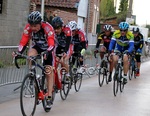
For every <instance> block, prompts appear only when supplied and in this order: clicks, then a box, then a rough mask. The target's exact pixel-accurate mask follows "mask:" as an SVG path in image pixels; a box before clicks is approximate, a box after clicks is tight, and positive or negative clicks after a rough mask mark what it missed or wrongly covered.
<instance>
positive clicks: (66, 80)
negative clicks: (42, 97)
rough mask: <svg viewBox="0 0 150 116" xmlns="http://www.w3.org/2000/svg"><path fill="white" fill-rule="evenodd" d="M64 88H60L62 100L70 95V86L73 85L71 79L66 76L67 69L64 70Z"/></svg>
mask: <svg viewBox="0 0 150 116" xmlns="http://www.w3.org/2000/svg"><path fill="white" fill-rule="evenodd" d="M62 71H63V72H62V88H61V90H60V96H61V99H62V100H65V99H66V98H67V96H68V93H69V90H70V87H71V79H70V77H67V76H66V70H62Z"/></svg>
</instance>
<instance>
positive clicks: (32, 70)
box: [14, 53, 47, 100]
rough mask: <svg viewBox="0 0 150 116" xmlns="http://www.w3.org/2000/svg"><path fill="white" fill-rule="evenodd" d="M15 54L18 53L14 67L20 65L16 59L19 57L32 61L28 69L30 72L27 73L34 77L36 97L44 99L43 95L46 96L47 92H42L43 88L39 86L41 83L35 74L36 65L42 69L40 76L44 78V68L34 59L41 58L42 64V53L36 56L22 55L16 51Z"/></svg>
mask: <svg viewBox="0 0 150 116" xmlns="http://www.w3.org/2000/svg"><path fill="white" fill-rule="evenodd" d="M17 55H19V57H17V58H16V57H15V59H14V60H15V65H16V67H17V68H18V69H19V68H20V67H19V66H18V63H17V59H19V58H26V59H27V60H30V61H31V62H33V63H34V65H32V66H31V69H29V70H30V72H29V74H31V75H32V76H33V77H34V79H35V82H36V84H37V85H38V86H37V90H38V99H39V100H44V97H45V96H47V93H46V94H44V92H43V90H42V88H41V84H40V82H39V78H40V77H39V78H37V75H36V71H35V69H36V67H38V68H40V69H41V70H42V78H45V73H44V72H45V69H44V66H41V65H40V64H39V63H37V61H36V59H41V63H42V65H43V61H44V60H43V54H41V55H37V56H34V57H33V56H27V55H24V54H20V53H17ZM42 78H41V79H40V80H42Z"/></svg>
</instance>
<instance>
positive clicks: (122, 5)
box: [118, 0, 128, 12]
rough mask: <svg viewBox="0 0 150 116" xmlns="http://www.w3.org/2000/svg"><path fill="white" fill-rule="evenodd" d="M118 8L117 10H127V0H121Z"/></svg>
mask: <svg viewBox="0 0 150 116" xmlns="http://www.w3.org/2000/svg"><path fill="white" fill-rule="evenodd" d="M118 10H119V12H127V11H128V0H121V1H120V6H119V9H118Z"/></svg>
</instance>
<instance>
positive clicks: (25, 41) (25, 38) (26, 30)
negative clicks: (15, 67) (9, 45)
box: [18, 24, 31, 53]
mask: <svg viewBox="0 0 150 116" xmlns="http://www.w3.org/2000/svg"><path fill="white" fill-rule="evenodd" d="M30 33H31V30H30V28H29V24H27V25H26V26H25V28H24V31H23V34H22V38H21V40H20V43H19V47H18V51H19V52H21V53H22V52H23V51H24V50H25V48H26V46H27V44H28V42H29V39H30Z"/></svg>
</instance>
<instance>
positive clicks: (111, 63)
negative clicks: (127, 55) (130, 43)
mask: <svg viewBox="0 0 150 116" xmlns="http://www.w3.org/2000/svg"><path fill="white" fill-rule="evenodd" d="M112 59H113V56H112V55H110V61H109V65H110V66H109V78H108V81H109V82H111V80H112V72H113V60H112Z"/></svg>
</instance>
